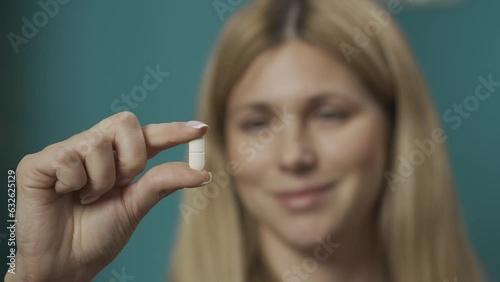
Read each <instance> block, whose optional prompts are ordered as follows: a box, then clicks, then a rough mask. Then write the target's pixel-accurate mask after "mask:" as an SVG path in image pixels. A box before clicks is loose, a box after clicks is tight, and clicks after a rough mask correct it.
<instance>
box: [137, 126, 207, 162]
mask: <svg viewBox="0 0 500 282" xmlns="http://www.w3.org/2000/svg"><path fill="white" fill-rule="evenodd" d="M208 128H209V127H208V125H207V124H205V123H203V122H201V121H196V120H192V121H188V122H170V123H159V124H148V125H146V126H144V127H142V132H143V134H144V140H145V141H146V150H147V155H148V159H150V158H152V157H154V156H155V155H157V154H158V153H159V152H161V151H163V150H166V149H168V148H171V147H174V146H177V145H179V144H183V143H186V142H189V141H191V140H193V139H196V138H199V137H201V136H203V135H205V133H206V132H207V130H208Z"/></svg>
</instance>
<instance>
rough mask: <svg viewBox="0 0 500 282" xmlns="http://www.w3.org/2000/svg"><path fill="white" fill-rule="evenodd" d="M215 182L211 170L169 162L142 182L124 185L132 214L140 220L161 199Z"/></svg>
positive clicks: (125, 201)
mask: <svg viewBox="0 0 500 282" xmlns="http://www.w3.org/2000/svg"><path fill="white" fill-rule="evenodd" d="M211 181H212V174H211V173H210V172H208V171H205V170H202V171H198V170H194V169H192V168H190V167H189V165H188V164H187V163H184V162H169V163H164V164H161V165H158V166H155V167H153V168H151V169H150V170H148V171H147V172H146V173H145V174H144V175H143V176H142V177H141V178H140V179H139V180H138V181H136V182H134V183H132V184H130V185H128V186H125V187H123V188H122V189H123V193H122V197H123V202H124V204H125V205H126V208H127V212H128V213H131V214H129V217H131V218H133V219H135V220H137V223H138V222H139V221H140V220H141V219H142V218H143V217H144V216H145V215H146V214H147V213H148V212H149V211H150V210H151V208H153V207H154V205H156V204H157V203H158V202H159V201H160V200H161V199H163V198H165V197H166V196H168V195H170V194H172V193H173V192H175V191H177V190H179V189H182V188H185V187H188V188H191V187H199V186H203V185H206V184H208V183H210V182H211Z"/></svg>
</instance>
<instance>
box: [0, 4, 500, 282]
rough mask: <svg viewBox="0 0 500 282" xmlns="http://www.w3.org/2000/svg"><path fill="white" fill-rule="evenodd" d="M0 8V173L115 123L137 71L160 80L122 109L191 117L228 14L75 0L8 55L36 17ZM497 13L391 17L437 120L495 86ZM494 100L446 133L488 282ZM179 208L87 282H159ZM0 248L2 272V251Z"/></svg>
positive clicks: (147, 223)
mask: <svg viewBox="0 0 500 282" xmlns="http://www.w3.org/2000/svg"><path fill="white" fill-rule="evenodd" d="M222 2H224V3H225V1H222ZM232 2H238V1H232ZM2 5H3V6H4V7H3V8H2V9H1V12H0V13H1V21H2V25H1V28H2V33H1V36H2V39H1V46H0V48H1V49H0V51H1V61H0V64H1V66H2V67H1V73H0V82H1V85H2V87H1V89H2V92H1V98H2V99H1V101H2V102H1V104H2V110H1V114H2V118H1V121H0V125H1V126H2V132H4V134H2V137H1V139H0V140H1V142H2V143H1V147H2V157H1V161H2V169H3V170H2V171H3V172H2V173H6V171H7V169H8V168H12V169H14V168H15V167H16V165H17V162H18V161H19V160H20V159H21V158H22V156H23V155H25V154H27V153H32V152H36V151H39V150H41V149H43V148H44V147H45V146H47V145H49V144H51V143H54V142H58V141H61V140H63V139H66V138H68V137H70V136H71V135H73V134H76V133H78V132H80V131H83V130H85V129H87V128H89V127H91V126H92V125H93V124H95V123H97V122H98V121H99V120H101V119H103V118H104V117H106V116H109V115H111V114H113V113H114V112H113V110H112V109H111V103H112V101H113V100H115V99H117V98H120V95H121V94H122V93H129V94H130V91H131V89H132V88H133V87H134V86H137V85H140V84H141V83H142V78H143V77H144V76H145V75H146V74H147V72H146V70H145V67H146V66H151V67H152V68H155V66H156V65H157V64H159V65H160V69H161V70H162V71H164V72H169V73H170V76H169V77H167V78H166V79H165V80H164V81H163V82H162V83H161V84H160V85H159V86H158V87H157V88H156V89H154V90H153V91H150V92H149V93H148V96H147V97H146V99H145V100H144V101H142V102H139V103H138V106H137V107H135V108H130V110H131V111H133V112H134V113H135V114H136V115H137V116H138V117H139V119H140V121H141V123H142V124H143V125H145V124H148V123H158V122H167V121H184V120H190V119H192V118H193V117H194V110H195V104H196V100H197V99H196V98H197V97H196V96H197V94H198V90H199V87H200V80H201V77H202V71H203V69H204V67H205V64H206V62H207V60H208V57H209V54H210V51H211V49H212V46H213V44H214V42H215V40H216V37H217V34H218V32H219V31H220V28H221V27H222V25H223V24H224V21H225V19H226V18H227V16H229V14H230V12H227V13H225V14H224V15H223V17H222V18H220V17H219V16H218V14H217V12H216V10H215V9H214V6H213V4H212V1H206V0H205V1H201V0H198V1H181V0H176V1H153V0H148V1H116V0H115V1H95V0H91V1H76V0H73V1H70V2H69V3H68V4H66V5H61V6H60V10H59V12H58V14H57V15H55V16H54V17H53V18H50V19H49V21H48V24H47V25H46V26H45V27H43V28H40V30H39V31H38V34H37V35H36V36H35V37H34V38H32V39H30V41H29V43H28V44H26V45H21V46H20V51H19V53H18V54H16V53H15V52H14V51H13V49H12V47H11V45H10V43H9V41H8V39H7V33H8V32H14V33H16V34H21V27H22V22H21V18H22V17H23V16H26V17H28V18H31V17H32V16H33V14H34V13H35V12H37V11H39V10H41V8H40V6H39V5H38V4H37V2H35V1H15V2H14V1H4V3H2ZM240 5H242V4H239V5H236V6H240ZM236 8H237V7H236ZM499 12H500V1H496V0H474V1H472V0H471V1H469V2H468V3H466V4H465V5H464V6H462V7H459V8H454V9H450V10H446V9H434V10H410V9H408V8H405V10H404V11H403V12H402V13H401V14H399V15H397V19H398V20H399V21H400V23H401V25H402V28H403V29H404V31H405V33H406V34H407V36H408V39H409V40H410V42H411V45H412V46H413V48H414V50H415V53H416V56H417V58H418V59H419V61H420V63H421V65H422V68H423V70H424V72H425V74H426V76H427V78H428V81H429V84H430V87H431V89H432V91H433V95H434V99H435V102H436V105H437V107H438V109H439V111H440V113H441V114H442V113H444V111H446V110H447V109H449V108H451V107H452V106H453V104H454V103H462V102H463V100H464V99H465V98H466V97H467V96H468V95H473V94H474V90H475V87H476V85H477V84H478V80H477V77H478V76H480V75H482V76H484V77H487V76H488V75H489V74H492V75H493V79H494V80H496V81H500V53H499V50H500V32H499V28H500V14H499ZM499 96H500V88H497V89H496V92H494V94H492V96H491V97H490V98H489V99H488V100H487V101H485V102H481V104H480V107H479V109H478V110H477V111H474V112H472V113H471V116H470V118H468V119H465V120H463V124H462V125H461V126H460V127H459V128H458V129H452V128H451V125H452V124H451V123H444V126H445V130H446V133H447V135H448V137H449V138H448V144H449V147H450V153H451V158H452V163H453V170H454V176H455V180H456V183H457V186H458V187H457V188H458V193H459V196H460V201H461V205H462V207H463V214H464V218H465V222H466V224H467V228H468V230H469V233H470V237H471V239H472V242H473V244H474V246H475V247H476V249H477V252H478V254H479V256H480V257H481V259H482V261H483V262H484V265H485V267H486V268H487V270H488V273H489V275H490V276H491V277H492V281H500V259H499V255H500V243H499V239H500V208H499V207H498V204H497V202H498V200H499V199H500V189H499V188H500V185H499V184H500V181H499V180H498V172H499V167H500V165H499V160H500V150H499V149H498V144H500V129H499V121H500V97H499ZM185 149H186V148H185V146H179V147H177V148H174V149H171V150H168V151H166V152H163V153H161V154H160V155H159V156H157V157H156V158H154V159H153V160H152V161H150V163H149V165H148V168H149V167H152V166H154V165H157V164H159V163H162V162H167V161H172V160H183V159H184V155H185ZM4 194H6V193H2V195H1V197H2V202H3V203H5V202H6V200H5V197H6V195H4ZM178 202H179V194H178V193H175V194H174V195H172V196H170V197H168V198H166V199H165V200H163V201H162V202H161V203H160V204H158V205H157V206H156V207H155V208H154V209H153V210H152V211H151V212H150V213H149V214H148V215H147V216H146V218H145V219H144V220H143V221H142V223H141V224H140V226H139V228H138V229H137V231H136V232H135V234H134V235H133V237H132V238H131V240H130V242H129V244H128V245H127V246H126V247H125V248H124V250H123V251H122V252H121V253H120V255H119V256H118V257H117V258H116V259H115V260H114V261H113V262H112V263H111V264H110V265H109V266H108V267H107V268H106V269H104V270H103V271H102V272H101V273H100V274H99V275H98V277H96V279H95V281H99V282H101V281H102V282H113V281H119V279H117V278H116V277H115V276H114V274H113V273H114V271H117V272H121V271H122V268H125V272H126V274H127V275H131V276H135V278H134V281H162V280H164V276H165V273H166V271H167V270H166V265H167V264H168V262H169V261H170V258H169V253H170V251H171V249H172V247H173V239H174V236H175V227H176V225H177V216H178V208H177V205H178ZM2 206H3V205H2ZM3 207H4V206H3ZM1 212H2V216H1V222H2V229H1V230H0V236H5V234H6V231H4V230H6V229H5V227H4V226H3V224H4V222H5V220H4V219H6V214H5V213H6V208H2V210H1ZM2 234H3V235H2ZM0 240H2V241H1V243H0V245H1V247H2V255H1V258H0V259H1V260H2V267H3V270H4V271H6V264H5V262H4V260H5V256H6V249H5V247H6V241H5V238H4V237H0ZM452 278H453V277H449V278H448V279H449V280H450V279H452ZM127 281H129V280H127ZM459 281H460V278H459Z"/></svg>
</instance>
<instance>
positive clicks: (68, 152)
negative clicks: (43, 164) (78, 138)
mask: <svg viewBox="0 0 500 282" xmlns="http://www.w3.org/2000/svg"><path fill="white" fill-rule="evenodd" d="M48 153H49V154H50V155H51V156H53V157H54V158H55V161H56V163H57V164H58V165H63V166H69V167H75V166H77V165H78V163H79V162H80V155H79V154H78V152H77V150H76V149H74V148H72V147H70V146H59V147H52V148H48Z"/></svg>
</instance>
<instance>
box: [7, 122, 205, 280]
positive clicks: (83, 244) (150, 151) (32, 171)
mask: <svg viewBox="0 0 500 282" xmlns="http://www.w3.org/2000/svg"><path fill="white" fill-rule="evenodd" d="M207 129H208V127H207V126H206V125H204V124H202V123H199V122H189V123H185V122H173V123H163V124H150V125H147V126H144V127H141V126H140V123H139V121H138V120H137V118H136V117H135V115H133V114H132V113H130V112H122V113H118V114H115V115H113V116H111V117H109V118H107V119H104V120H102V121H101V122H99V123H98V124H96V125H95V126H94V127H92V128H91V129H89V130H87V131H84V132H82V133H79V134H76V135H74V136H72V137H71V138H69V139H67V140H65V141H62V142H59V143H56V144H53V145H50V146H48V147H46V148H45V149H43V150H42V151H40V152H38V153H35V154H31V155H27V156H26V157H24V158H23V159H22V160H21V162H20V163H19V165H18V167H17V174H16V175H17V211H16V219H17V226H16V233H17V254H16V274H15V275H13V274H9V273H7V274H6V276H5V279H6V281H91V280H92V278H93V277H94V276H95V275H96V274H97V273H99V272H100V271H101V270H102V269H103V268H104V267H105V266H106V265H107V264H109V263H110V262H111V261H112V260H113V259H114V258H115V257H116V256H117V255H118V253H119V252H120V251H121V250H122V248H123V247H124V246H125V244H126V243H127V242H128V240H129V239H130V237H131V235H132V233H133V232H134V230H135V228H136V227H137V225H138V224H139V222H140V221H141V219H142V218H143V217H144V216H145V215H146V213H147V212H148V211H149V210H150V209H151V208H152V207H153V206H154V205H155V204H157V203H158V202H159V201H160V200H161V199H162V198H164V197H166V196H168V195H170V194H171V193H173V192H174V191H176V190H178V189H181V188H184V187H198V186H202V185H204V184H206V183H207V182H209V181H211V174H210V173H209V172H207V171H196V170H193V169H191V168H189V165H188V164H186V163H182V162H170V163H164V164H160V165H158V166H156V167H153V168H151V169H150V170H149V171H147V172H146V173H145V174H144V175H143V176H142V177H141V178H140V179H139V180H137V181H136V182H133V183H131V182H132V180H133V179H134V177H135V176H137V175H138V174H139V173H140V172H141V171H143V170H144V168H145V166H146V162H147V160H148V159H150V158H151V157H153V156H155V155H156V154H158V153H159V152H160V151H162V150H165V149H168V148H170V147H173V146H176V145H179V144H182V143H186V142H188V141H190V140H193V139H196V138H199V137H201V136H203V135H204V134H205V133H206V132H207Z"/></svg>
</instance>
